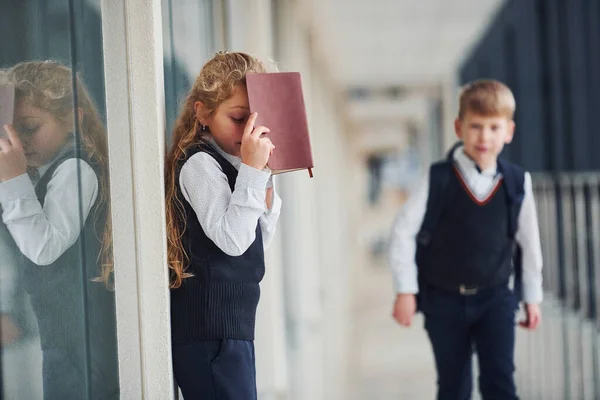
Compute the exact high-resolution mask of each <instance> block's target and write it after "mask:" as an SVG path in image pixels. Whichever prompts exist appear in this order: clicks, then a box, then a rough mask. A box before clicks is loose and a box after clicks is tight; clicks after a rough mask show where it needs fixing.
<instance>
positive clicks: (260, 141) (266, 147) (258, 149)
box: [240, 113, 275, 170]
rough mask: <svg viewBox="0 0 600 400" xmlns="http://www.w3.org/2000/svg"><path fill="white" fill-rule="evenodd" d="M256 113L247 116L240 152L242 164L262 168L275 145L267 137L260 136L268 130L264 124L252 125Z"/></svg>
mask: <svg viewBox="0 0 600 400" xmlns="http://www.w3.org/2000/svg"><path fill="white" fill-rule="evenodd" d="M257 115H258V114H257V113H253V114H252V115H250V118H248V122H247V123H246V127H245V128H244V134H243V135H242V147H241V149H240V153H241V158H242V162H243V163H244V164H246V165H249V166H251V167H253V168H256V169H260V170H262V169H264V168H265V167H266V166H267V162H268V161H269V157H270V156H271V154H272V153H273V149H274V148H275V146H274V145H273V143H271V140H270V139H269V138H266V137H262V135H263V134H264V133H268V132H270V130H269V128H266V127H264V126H257V127H254V123H255V122H256V117H257Z"/></svg>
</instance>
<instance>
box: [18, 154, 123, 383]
mask: <svg viewBox="0 0 600 400" xmlns="http://www.w3.org/2000/svg"><path fill="white" fill-rule="evenodd" d="M72 158H78V159H80V160H85V162H87V163H88V164H89V165H90V166H91V167H92V169H93V170H94V172H95V173H96V176H100V175H99V174H100V173H101V169H100V168H101V167H100V166H98V165H96V164H95V163H94V162H93V161H91V160H90V159H89V158H88V157H87V155H86V154H85V152H84V151H78V150H76V149H74V150H72V151H69V152H67V153H66V154H64V155H63V156H61V157H60V158H59V159H58V160H57V161H55V162H54V163H53V164H52V166H51V167H50V168H49V169H48V170H47V171H46V173H45V174H44V175H43V176H42V177H41V179H40V181H39V182H38V183H37V185H36V187H35V192H36V195H37V198H38V200H39V202H40V204H41V205H42V206H43V205H44V199H45V198H46V194H47V191H48V184H49V183H50V180H51V179H52V175H53V174H54V172H55V171H56V169H57V168H58V167H59V166H60V165H61V164H62V163H63V162H65V161H66V160H68V159H72ZM74 176H75V177H77V176H78V175H74ZM107 212H108V209H107V207H106V206H104V205H103V204H102V203H101V202H100V196H98V198H97V199H96V202H95V204H94V206H93V207H92V208H91V211H90V213H89V215H88V217H87V219H86V220H85V224H84V226H83V229H82V230H81V232H80V234H79V236H78V238H77V241H76V242H75V244H73V245H72V246H71V247H69V248H68V249H67V250H66V251H65V252H64V253H63V254H62V255H61V256H60V257H59V258H58V259H57V260H56V261H54V262H53V263H52V264H50V265H35V264H34V263H33V262H31V261H30V260H28V259H26V258H25V257H23V259H24V264H25V265H24V269H25V271H24V274H23V276H24V278H23V279H24V281H25V287H26V290H27V292H28V293H29V295H30V301H31V306H32V309H33V311H34V313H35V315H36V319H37V322H38V327H39V334H40V341H41V347H42V349H43V350H47V349H55V348H61V349H64V350H65V351H69V352H70V354H72V360H73V363H75V364H76V365H78V368H82V370H81V372H82V374H84V373H85V374H87V375H88V377H89V378H88V381H89V382H90V384H91V389H92V391H93V392H94V393H99V394H100V393H107V392H109V393H114V391H115V390H116V391H118V373H117V371H118V361H117V360H118V358H117V338H116V314H115V313H116V311H115V300H114V292H113V291H111V290H109V289H108V288H107V287H106V285H105V284H104V283H102V282H94V281H93V279H94V278H97V277H98V276H100V269H99V254H100V251H101V248H102V240H103V231H104V226H105V224H106V218H107ZM86 365H87V367H85V366H86ZM81 378H82V379H84V377H83V376H82V377H81Z"/></svg>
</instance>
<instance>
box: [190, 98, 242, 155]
mask: <svg viewBox="0 0 600 400" xmlns="http://www.w3.org/2000/svg"><path fill="white" fill-rule="evenodd" d="M198 103H199V105H198V106H196V114H197V117H198V119H199V120H200V122H201V123H203V124H204V125H207V126H208V127H209V129H210V134H211V136H212V137H213V139H215V142H217V144H218V145H219V147H220V148H222V149H223V150H224V151H225V152H227V153H229V154H231V155H234V156H237V157H240V149H241V146H242V135H243V134H244V128H245V127H246V123H247V122H248V117H249V116H250V106H249V105H248V91H247V90H246V88H245V87H244V86H238V87H237V88H236V89H235V91H234V93H233V96H231V97H230V98H229V99H227V100H225V101H224V102H223V103H221V104H220V105H219V106H218V107H217V109H216V110H215V112H214V114H213V115H211V116H210V117H202V113H201V110H202V107H203V106H201V105H200V104H202V103H200V102H198ZM198 103H197V104H198Z"/></svg>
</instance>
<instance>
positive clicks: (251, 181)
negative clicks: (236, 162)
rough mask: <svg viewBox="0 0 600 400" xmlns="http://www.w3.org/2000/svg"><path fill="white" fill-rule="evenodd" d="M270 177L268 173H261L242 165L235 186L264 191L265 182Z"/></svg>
mask: <svg viewBox="0 0 600 400" xmlns="http://www.w3.org/2000/svg"><path fill="white" fill-rule="evenodd" d="M270 176H271V173H270V172H268V171H261V170H259V169H256V168H252V167H251V166H249V165H246V164H243V163H242V165H241V166H240V170H239V172H238V177H237V179H236V183H235V186H236V187H246V188H252V189H257V190H266V189H267V182H268V181H269V178H270Z"/></svg>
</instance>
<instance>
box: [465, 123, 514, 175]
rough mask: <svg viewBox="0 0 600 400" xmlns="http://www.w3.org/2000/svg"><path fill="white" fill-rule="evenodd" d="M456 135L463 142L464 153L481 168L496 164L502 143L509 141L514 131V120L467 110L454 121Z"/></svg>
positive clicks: (502, 146)
mask: <svg viewBox="0 0 600 400" xmlns="http://www.w3.org/2000/svg"><path fill="white" fill-rule="evenodd" d="M454 130H455V131H456V136H458V138H459V139H461V140H462V141H463V143H464V150H465V153H466V154H467V155H468V156H469V157H471V159H472V160H473V161H475V163H476V164H477V165H478V166H479V168H481V169H488V168H491V167H493V166H495V165H496V162H497V160H498V155H499V154H500V153H501V152H502V149H503V148H504V145H505V144H507V143H510V142H511V141H512V138H513V134H514V131H515V123H514V121H512V120H510V119H508V118H507V117H503V116H499V115H496V116H485V115H479V114H474V113H472V112H467V113H466V114H465V115H464V116H463V118H462V119H457V120H456V121H454Z"/></svg>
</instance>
